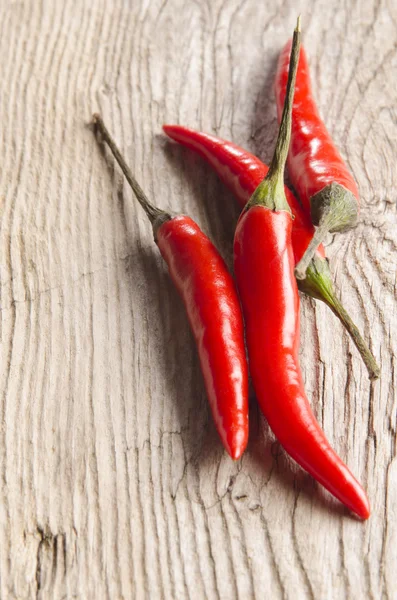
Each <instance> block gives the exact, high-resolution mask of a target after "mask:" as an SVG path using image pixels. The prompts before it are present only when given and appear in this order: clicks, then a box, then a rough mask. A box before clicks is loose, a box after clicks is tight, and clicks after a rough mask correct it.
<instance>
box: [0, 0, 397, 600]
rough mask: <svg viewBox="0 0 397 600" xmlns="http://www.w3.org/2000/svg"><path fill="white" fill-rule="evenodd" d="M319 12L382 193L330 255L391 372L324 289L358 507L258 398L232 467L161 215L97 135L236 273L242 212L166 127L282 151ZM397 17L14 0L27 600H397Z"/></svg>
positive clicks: (319, 317)
mask: <svg viewBox="0 0 397 600" xmlns="http://www.w3.org/2000/svg"><path fill="white" fill-rule="evenodd" d="M298 11H300V12H301V13H302V19H303V31H304V43H305V46H306V49H307V51H308V54H309V57H310V62H311V68H312V74H313V83H314V85H315V89H316V96H317V99H318V103H319V106H320V109H321V112H322V114H323V116H324V118H325V120H326V123H327V125H328V126H329V128H330V130H331V132H332V134H333V135H334V137H335V140H336V142H337V143H338V145H339V147H340V149H341V151H342V153H343V155H344V157H345V158H346V160H347V162H348V164H349V166H350V168H351V169H352V171H353V173H354V175H355V177H356V178H357V180H358V182H359V185H360V190H361V194H362V212H361V220H360V224H359V226H358V227H357V229H356V230H355V231H352V232H350V233H348V234H346V235H340V236H335V237H334V238H331V237H330V238H329V240H328V242H329V244H328V247H327V251H328V254H329V257H330V260H331V267H332V270H333V272H334V274H335V280H336V285H337V288H338V290H339V292H340V295H341V297H342V300H343V302H344V304H345V306H346V308H347V309H348V310H349V311H350V313H351V314H352V315H353V316H354V318H355V320H356V322H357V324H358V325H359V327H360V328H361V330H362V331H363V332H364V335H365V338H366V339H367V340H368V341H369V344H370V347H371V349H372V351H373V352H374V354H375V356H376V358H377V359H378V361H379V363H380V365H381V370H382V377H381V380H380V381H379V382H377V383H375V384H373V385H370V383H369V381H368V379H367V376H366V371H365V368H364V366H363V364H362V363H361V361H360V359H359V357H358V355H357V351H356V349H355V348H354V346H353V345H352V343H351V342H350V340H349V338H348V337H347V335H346V334H345V333H344V332H343V331H342V328H341V326H340V325H339V323H338V322H337V321H336V319H335V318H334V317H333V315H332V314H331V313H330V312H329V310H327V309H326V307H325V306H323V305H321V304H320V303H315V302H314V301H312V300H310V299H308V298H302V309H301V314H302V353H301V355H302V367H303V372H304V377H305V381H306V387H307V392H308V395H309V397H310V398H311V401H312V404H313V407H314V410H315V412H316V415H317V416H318V419H319V421H320V423H321V425H322V426H323V428H324V429H325V431H326V434H327V436H328V437H329V439H330V441H331V443H332V444H333V446H334V447H335V448H336V450H337V451H338V452H339V454H340V455H341V456H342V457H343V458H344V459H345V460H346V461H347V463H348V464H349V466H350V467H351V468H352V470H353V472H354V473H355V474H356V475H357V477H358V478H359V479H360V480H361V481H362V482H363V484H364V485H365V487H366V488H367V490H368V494H369V497H370V499H371V503H372V507H373V513H372V517H371V518H370V520H369V521H368V522H367V523H365V524H363V523H360V522H358V521H357V520H355V519H354V518H353V517H352V516H350V515H349V514H348V513H347V511H345V510H344V509H343V507H341V506H340V505H338V504H337V502H336V501H334V500H333V499H331V498H330V496H329V495H328V494H326V493H325V492H324V491H323V490H322V489H320V487H319V486H318V485H317V484H315V483H314V482H313V480H312V479H311V478H310V477H309V476H308V475H306V474H305V473H304V472H303V471H302V470H300V469H298V468H296V466H295V465H294V464H292V462H291V461H290V460H289V459H288V458H287V457H286V455H285V453H284V452H283V451H282V450H281V449H280V447H279V445H278V444H277V443H275V441H274V438H273V436H272V434H271V433H270V432H269V429H268V427H267V425H266V423H265V422H264V420H263V419H262V418H261V417H260V416H259V413H258V409H257V406H256V403H255V399H254V398H252V402H251V405H252V407H251V436H250V443H249V447H248V450H247V452H246V454H245V455H244V457H243V459H242V460H241V461H240V462H238V463H236V464H233V462H232V461H231V460H230V459H229V458H228V457H227V456H226V454H225V452H223V451H222V448H221V446H220V443H219V441H218V438H217V435H216V432H215V429H214V426H213V425H212V423H211V419H210V418H209V413H208V408H207V403H206V398H205V393H204V388H203V383H202V379H201V374H200V370H199V365H198V360H197V356H196V351H195V347H194V343H193V340H192V336H191V334H190V332H189V328H188V324H187V320H186V317H185V315H184V312H183V307H182V305H181V302H180V300H179V299H178V297H177V295H176V293H175V291H174V289H173V287H172V285H171V283H170V280H169V278H168V276H167V273H166V271H165V269H164V265H163V263H162V261H161V258H160V255H159V252H158V250H157V248H156V247H155V246H154V244H153V240H152V234H151V229H150V225H149V224H148V222H147V221H146V220H145V216H144V214H143V213H142V210H141V209H140V208H139V207H138V206H137V205H136V204H134V203H133V200H132V195H131V193H130V191H129V190H128V189H127V186H126V185H125V184H124V182H123V180H122V177H121V175H120V172H119V170H118V169H114V167H113V166H112V165H113V163H112V161H106V160H105V157H104V155H103V153H102V152H101V150H100V148H99V147H98V145H97V143H96V141H95V139H94V136H93V134H92V132H91V131H90V129H89V128H88V127H87V123H88V121H89V120H90V115H91V113H92V112H93V111H97V110H99V111H100V112H101V113H102V114H103V117H104V119H105V121H106V123H107V125H108V127H109V129H110V130H111V131H112V132H113V133H114V135H115V137H116V139H117V140H118V142H119V144H120V146H121V147H122V149H123V150H124V152H125V154H126V156H127V158H128V161H129V162H130V164H131V165H132V167H133V169H134V171H135V173H136V176H137V177H138V179H139V180H140V182H141V184H142V186H143V187H144V188H145V189H146V190H147V192H148V194H150V195H151V196H152V197H154V198H155V199H156V201H157V202H158V204H159V205H160V206H162V207H164V208H172V209H174V210H179V211H186V212H188V213H189V214H190V215H191V216H192V217H193V218H194V219H196V220H197V221H198V222H199V223H200V225H201V226H202V228H203V229H204V230H205V231H206V232H207V233H208V234H209V235H210V236H211V238H212V239H213V240H214V241H215V242H216V244H217V245H218V246H219V248H220V250H221V252H222V254H223V255H224V256H225V258H226V260H227V261H229V264H230V262H231V251H232V236H233V229H234V225H235V222H236V218H237V216H238V210H237V207H236V204H235V203H234V200H233V198H232V197H231V195H230V194H229V193H228V192H227V191H226V190H225V189H224V187H223V186H222V185H221V183H220V182H219V181H218V180H217V178H216V176H215V175H214V174H213V173H212V172H211V171H210V170H209V168H208V167H207V166H206V165H205V164H204V163H203V162H202V161H201V160H199V159H198V158H197V157H196V156H193V155H192V154H190V153H188V152H185V151H183V150H182V149H181V148H179V147H177V146H176V145H174V144H172V143H167V142H166V140H165V139H164V136H162V135H161V125H162V123H164V122H171V123H172V122H176V123H181V124H187V125H190V126H192V127H195V128H200V129H202V130H204V131H208V132H214V133H216V134H218V135H220V136H223V137H225V138H230V139H233V140H234V141H235V142H237V143H239V144H241V145H242V146H245V147H246V148H248V149H250V150H251V151H253V152H256V153H258V154H259V155H260V156H261V157H263V159H265V160H268V159H269V157H270V156H271V152H272V148H273V144H274V140H275V134H276V116H275V107H274V99H273V93H272V79H273V74H274V68H275V61H276V58H277V54H278V52H279V50H280V48H281V47H282V45H283V44H284V42H285V40H286V39H287V38H288V37H289V36H290V33H291V32H292V29H293V26H294V22H295V19H296V16H297V12H298ZM396 40H397V4H396V3H395V2H393V1H392V0H379V1H372V0H363V1H362V2H353V1H351V2H345V1H344V0H343V1H342V0H340V1H333V0H332V1H329V0H321V1H316V2H315V1H314V0H302V2H300V4H299V7H298V6H297V4H296V3H295V2H293V1H292V0H287V1H281V0H280V1H278V0H275V1H273V2H256V1H254V0H242V1H241V0H212V1H210V0H207V1H204V0H199V1H193V0H168V1H167V0H165V1H161V0H139V1H138V0H131V1H130V2H128V1H127V0H124V1H122V0H117V1H111V0H108V1H103V0H102V1H99V0H98V1H97V0H96V1H95V2H92V0H75V1H73V0H67V1H63V0H62V1H61V0H41V1H40V0H26V1H19V2H18V1H9V0H2V2H0V56H1V66H0V148H1V164H0V253H1V254H0V276H1V317H0V338H1V348H0V424H1V429H0V473H1V485H0V590H1V598H2V599H9V598H11V599H13V598H18V599H19V598H21V599H22V598H23V599H25V598H35V597H36V598H41V599H53V598H54V599H56V600H58V599H63V598H65V599H66V598H79V599H80V598H81V599H102V598H112V599H115V598H125V599H128V598H138V599H143V598H151V599H161V598H166V599H185V598H193V599H201V598H209V599H232V598H241V599H249V598H258V599H259V598H261V599H262V598H266V599H268V598H269V599H272V600H273V599H276V600H277V599H278V598H287V599H289V598H291V599H294V600H295V599H300V598H309V599H316V600H317V599H321V600H323V599H335V598H337V599H339V598H341V599H344V598H346V599H352V598H353V599H356V598H357V599H360V600H361V599H363V598H371V599H380V598H388V599H391V598H397V593H396V583H397V581H396V579H397V575H396V574H397V498H396V491H397V461H396V402H397V398H396V392H395V390H396V378H397V369H396V345H397V342H396V340H397V310H396V306H397V303H396V264H397V258H396V256H397V255H396V249H397V228H396V225H397V219H396V210H395V209H396V186H397V171H396V152H397V113H396V99H397V79H396V76H395V75H396V69H397V44H396Z"/></svg>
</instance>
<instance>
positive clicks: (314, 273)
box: [163, 125, 380, 380]
mask: <svg viewBox="0 0 397 600" xmlns="http://www.w3.org/2000/svg"><path fill="white" fill-rule="evenodd" d="M163 129H164V131H165V133H166V134H167V135H168V136H169V137H170V138H172V139H173V140H175V141H177V142H179V143H180V144H183V145H184V146H186V147H188V148H190V149H191V150H194V151H195V152H197V153H198V154H199V155H200V156H202V157H203V158H204V159H205V160H207V162H208V163H209V164H210V165H211V166H212V167H213V168H214V170H215V171H216V173H217V174H218V175H219V177H220V178H221V179H222V181H223V182H224V183H225V184H226V185H227V186H228V188H229V189H230V190H231V191H232V192H233V193H234V195H235V196H236V197H237V200H238V201H239V204H240V205H241V206H242V207H244V206H245V205H246V203H247V202H248V201H249V199H250V198H251V196H252V194H253V193H254V192H255V190H256V188H257V187H258V185H259V184H260V183H261V182H262V181H263V179H264V178H265V176H266V174H267V172H268V170H269V169H268V167H267V166H266V165H265V164H263V163H262V162H261V161H260V160H259V159H258V158H257V157H256V156H254V155H253V154H250V153H249V152H246V151H245V150H243V149H242V148H239V147H238V146H236V145H235V144H232V143H231V142H227V141H225V140H221V139H219V138H217V137H215V136H214V135H209V134H206V133H201V132H199V131H194V130H193V129H188V128H187V127H181V126H179V125H164V126H163ZM285 195H286V197H287V200H288V204H289V206H290V208H291V210H292V213H293V215H294V217H295V218H294V221H293V223H292V247H293V251H294V257H295V263H297V262H299V260H300V259H301V258H302V256H303V254H304V253H305V250H306V248H307V247H308V245H309V244H310V241H311V239H312V237H313V234H314V227H313V225H312V223H311V222H310V218H309V216H308V215H307V214H306V213H305V211H304V209H303V208H302V206H301V205H300V204H299V202H298V200H297V199H296V197H295V196H294V194H293V193H292V192H291V191H290V190H289V189H288V188H287V187H285ZM298 286H299V288H300V289H301V290H302V291H303V292H305V293H306V294H309V295H310V296H313V297H314V298H317V299H319V300H322V301H323V302H325V303H326V304H327V306H329V307H330V309H331V310H332V312H333V313H334V314H335V315H336V316H337V317H338V318H339V319H340V320H341V322H342V323H343V325H344V326H345V327H346V329H347V331H348V332H349V334H350V335H351V337H352V340H353V342H354V343H355V345H356V347H357V349H358V351H359V352H360V354H361V356H362V358H363V361H364V363H365V365H366V367H367V369H368V375H369V378H370V379H371V380H373V379H377V378H378V377H379V374H380V371H379V367H378V365H377V364H376V360H375V358H374V357H373V355H372V353H371V351H370V350H369V348H368V346H367V344H366V343H365V341H364V339H363V338H362V336H361V334H360V332H359V330H358V329H357V327H356V325H355V324H354V323H353V321H352V319H351V318H350V316H349V314H348V313H347V312H346V310H345V309H344V307H343V306H342V304H341V302H340V301H339V300H338V298H337V296H336V294H335V290H334V286H333V282H332V276H331V272H330V270H329V266H328V261H327V259H326V258H325V251H324V247H323V245H322V244H320V246H319V247H318V248H317V250H316V251H315V255H314V257H313V258H312V260H311V262H310V264H309V267H308V269H307V271H306V277H305V279H303V280H299V281H298Z"/></svg>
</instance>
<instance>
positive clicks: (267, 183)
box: [245, 16, 301, 214]
mask: <svg viewBox="0 0 397 600" xmlns="http://www.w3.org/2000/svg"><path fill="white" fill-rule="evenodd" d="M300 40H301V33H300V16H299V17H298V21H297V24H296V28H295V31H294V37H293V39H292V47H291V56H290V59H289V61H290V62H289V71H288V83H287V90H286V94H285V100H284V108H283V114H282V117H281V123H280V127H279V130H278V136H277V142H276V148H275V150H274V154H273V158H272V160H271V163H270V167H269V171H268V173H267V175H266V177H265V179H264V180H263V181H262V182H261V183H260V184H259V185H258V187H257V188H256V190H255V191H254V193H253V194H252V196H251V198H250V199H249V201H248V202H247V204H246V206H245V210H249V209H250V208H251V207H252V206H264V207H266V208H269V209H270V210H276V211H280V210H283V211H287V212H289V213H290V214H291V209H290V207H289V204H288V201H287V198H286V196H285V191H284V169H285V163H286V161H287V156H288V149H289V144H290V141H291V122H292V106H293V101H294V92H295V80H296V72H297V70H298V63H299V51H300Z"/></svg>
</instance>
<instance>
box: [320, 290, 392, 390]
mask: <svg viewBox="0 0 397 600" xmlns="http://www.w3.org/2000/svg"><path fill="white" fill-rule="evenodd" d="M322 299H323V300H324V302H325V303H326V304H327V305H328V306H329V308H330V309H331V310H332V312H333V313H334V315H336V316H337V317H338V319H339V320H340V321H341V323H342V324H343V325H344V326H345V328H346V330H347V331H348V332H349V334H350V337H351V338H352V340H353V342H354V344H355V346H356V348H357V350H358V351H359V353H360V354H361V358H362V359H363V361H364V364H365V366H366V367H367V371H368V377H369V379H370V380H371V381H373V380H375V379H379V376H380V369H379V367H378V365H377V363H376V360H375V357H374V355H373V354H372V352H371V350H370V349H369V348H368V346H367V344H366V343H365V341H364V340H363V338H362V336H361V333H360V332H359V330H358V329H357V326H356V325H355V324H354V322H353V321H352V319H351V318H350V316H349V314H348V313H347V311H346V310H345V308H344V307H343V305H342V304H341V302H339V300H338V298H337V297H336V296H332V297H327V298H322Z"/></svg>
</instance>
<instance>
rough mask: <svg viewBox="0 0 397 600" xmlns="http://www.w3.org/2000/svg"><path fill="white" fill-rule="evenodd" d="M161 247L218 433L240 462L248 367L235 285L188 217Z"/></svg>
mask: <svg viewBox="0 0 397 600" xmlns="http://www.w3.org/2000/svg"><path fill="white" fill-rule="evenodd" d="M156 242H157V245H158V247H159V249H160V252H161V254H162V256H163V258H164V260H165V262H166V263H167V266H168V269H169V273H170V276H171V279H172V281H173V282H174V284H175V286H176V288H177V290H178V292H179V294H180V296H181V298H182V300H183V303H184V305H185V308H186V312H187V315H188V319H189V323H190V326H191V329H192V331H193V335H194V338H195V341H196V344H197V348H198V353H199V358H200V364H201V369H202V373H203V377H204V381H205V387H206V391H207V396H208V400H209V403H210V407H211V411H212V415H213V418H214V421H215V424H216V427H217V430H218V432H219V435H220V437H221V440H222V442H223V444H224V446H225V448H226V449H227V451H228V453H229V454H230V456H231V457H232V458H233V459H234V460H237V459H238V458H240V456H241V455H242V453H243V452H244V450H245V447H246V445H247V441H248V365H247V359H246V353H245V346H244V324H243V318H242V314H241V308H240V304H239V299H238V295H237V291H236V287H235V284H234V281H233V279H232V277H231V275H230V273H229V271H228V269H227V267H226V264H225V262H224V261H223V259H222V258H221V256H220V254H219V252H218V251H217V250H216V248H215V246H214V245H213V244H212V242H211V241H210V240H209V239H208V237H207V236H206V235H205V234H204V233H203V232H202V231H201V229H200V228H199V227H198V225H197V224H196V223H195V222H194V221H193V220H192V219H190V218H189V217H186V216H184V215H180V216H176V217H173V218H172V219H170V220H167V221H165V222H164V223H162V224H161V225H160V227H159V228H158V229H157V230H156Z"/></svg>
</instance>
